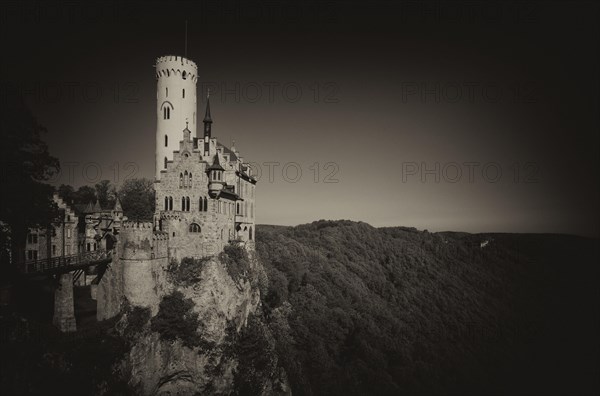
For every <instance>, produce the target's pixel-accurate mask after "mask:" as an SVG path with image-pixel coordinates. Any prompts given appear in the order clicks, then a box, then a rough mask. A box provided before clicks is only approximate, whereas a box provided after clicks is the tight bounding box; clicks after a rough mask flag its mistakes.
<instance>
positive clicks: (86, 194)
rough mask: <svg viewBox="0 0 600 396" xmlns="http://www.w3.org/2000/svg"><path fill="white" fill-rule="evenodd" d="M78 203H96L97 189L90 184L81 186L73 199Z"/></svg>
mask: <svg viewBox="0 0 600 396" xmlns="http://www.w3.org/2000/svg"><path fill="white" fill-rule="evenodd" d="M73 201H74V203H76V204H87V203H88V202H91V203H96V189H94V188H93V187H90V186H81V187H79V188H78V189H77V191H75V196H74V199H73Z"/></svg>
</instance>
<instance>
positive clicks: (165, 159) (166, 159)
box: [165, 157, 167, 169]
mask: <svg viewBox="0 0 600 396" xmlns="http://www.w3.org/2000/svg"><path fill="white" fill-rule="evenodd" d="M165 169H167V157H165Z"/></svg>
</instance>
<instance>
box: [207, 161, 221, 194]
mask: <svg viewBox="0 0 600 396" xmlns="http://www.w3.org/2000/svg"><path fill="white" fill-rule="evenodd" d="M224 170H225V169H223V167H222V166H221V162H220V160H219V152H217V153H216V154H215V158H214V160H213V164H212V165H211V166H209V167H208V169H206V173H207V174H208V192H209V193H210V194H211V195H213V196H214V195H216V194H218V193H219V192H220V191H221V190H222V189H223V185H224V184H225V182H224V181H223V171H224Z"/></svg>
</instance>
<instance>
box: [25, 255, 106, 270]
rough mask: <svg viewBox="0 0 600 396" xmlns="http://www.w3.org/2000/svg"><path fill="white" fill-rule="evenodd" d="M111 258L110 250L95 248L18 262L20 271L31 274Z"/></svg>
mask: <svg viewBox="0 0 600 396" xmlns="http://www.w3.org/2000/svg"><path fill="white" fill-rule="evenodd" d="M110 258H112V250H95V251H90V252H83V253H78V254H72V255H69V256H57V257H49V258H44V259H39V260H27V261H24V262H22V263H21V264H20V269H21V272H22V273H24V274H32V273H38V272H48V271H52V270H56V269H59V268H65V267H72V266H78V265H83V264H86V263H93V262H96V261H102V260H106V259H110Z"/></svg>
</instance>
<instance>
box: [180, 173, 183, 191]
mask: <svg viewBox="0 0 600 396" xmlns="http://www.w3.org/2000/svg"><path fill="white" fill-rule="evenodd" d="M182 187H183V173H180V174H179V188H182Z"/></svg>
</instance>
